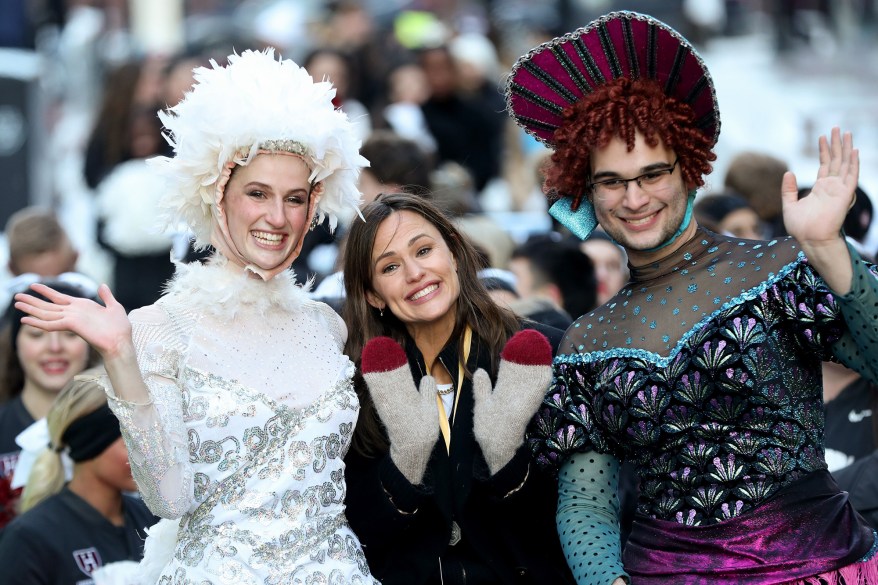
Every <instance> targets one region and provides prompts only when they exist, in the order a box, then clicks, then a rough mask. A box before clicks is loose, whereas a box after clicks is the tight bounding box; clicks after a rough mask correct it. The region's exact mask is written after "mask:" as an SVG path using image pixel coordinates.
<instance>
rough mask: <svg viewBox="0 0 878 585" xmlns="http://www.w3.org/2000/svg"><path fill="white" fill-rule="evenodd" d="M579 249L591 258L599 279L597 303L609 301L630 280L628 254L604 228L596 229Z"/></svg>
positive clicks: (597, 304)
mask: <svg viewBox="0 0 878 585" xmlns="http://www.w3.org/2000/svg"><path fill="white" fill-rule="evenodd" d="M579 249H580V250H582V251H583V252H585V254H586V255H587V256H588V257H589V259H590V260H591V263H592V265H593V266H594V274H595V278H596V279H597V303H596V306H600V305H603V304H604V303H606V302H607V301H609V300H610V299H611V298H613V296H615V294H616V293H617V292H619V290H621V288H622V287H623V286H625V283H627V282H628V255H627V254H626V253H625V248H623V247H622V246H620V245H619V244H617V243H616V242H614V241H613V240H612V239H611V238H610V236H608V235H607V234H606V232H604V231H603V230H595V231H593V232H592V233H591V235H590V236H589V238H588V239H587V240H583V241H582V243H580V244H579Z"/></svg>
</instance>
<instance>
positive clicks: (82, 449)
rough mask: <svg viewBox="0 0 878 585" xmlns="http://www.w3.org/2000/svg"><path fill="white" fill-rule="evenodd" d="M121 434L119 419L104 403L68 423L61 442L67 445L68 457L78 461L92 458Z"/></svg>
mask: <svg viewBox="0 0 878 585" xmlns="http://www.w3.org/2000/svg"><path fill="white" fill-rule="evenodd" d="M121 436H122V431H121V430H120V429H119V419H117V418H116V415H114V414H113V411H112V410H110V407H109V406H107V405H106V404H104V405H103V406H101V407H100V408H98V409H97V410H95V411H94V412H90V413H88V414H87V415H85V416H82V417H80V418H78V419H76V420H75V421H73V422H72V423H70V426H68V427H67V430H66V431H64V435H63V436H62V437H61V442H62V443H63V444H64V445H67V447H68V449H69V453H68V454H69V455H70V458H71V459H73V460H74V461H75V462H77V463H79V462H80V461H88V460H89V459H94V458H95V457H97V456H98V455H100V454H101V453H103V452H104V451H105V450H106V448H107V447H109V446H110V445H112V444H113V442H115V441H116V439H118V438H119V437H121Z"/></svg>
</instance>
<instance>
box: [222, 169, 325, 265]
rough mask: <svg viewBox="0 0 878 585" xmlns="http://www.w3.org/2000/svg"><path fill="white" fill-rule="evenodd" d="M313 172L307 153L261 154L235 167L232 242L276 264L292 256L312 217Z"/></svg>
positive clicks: (226, 200) (258, 260)
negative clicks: (302, 156)
mask: <svg viewBox="0 0 878 585" xmlns="http://www.w3.org/2000/svg"><path fill="white" fill-rule="evenodd" d="M309 175H310V171H309V169H308V167H307V166H306V165H305V163H304V162H303V161H302V159H301V158H299V157H297V156H289V155H284V154H259V155H257V156H256V157H254V158H253V160H252V161H251V162H250V164H248V165H245V166H238V167H236V168H235V170H234V172H233V173H232V176H231V178H230V179H229V182H228V184H227V185H226V188H225V195H224V197H223V207H224V211H225V215H226V217H227V222H228V230H229V234H230V237H231V239H232V243H233V244H234V245H235V247H236V248H237V250H238V252H239V253H240V254H241V255H242V256H243V257H244V259H245V260H246V261H247V262H250V263H252V264H254V265H256V266H258V267H259V268H261V269H263V270H271V269H274V268H277V267H278V266H280V265H281V264H282V263H283V262H285V261H287V260H288V259H289V260H290V261H291V260H292V258H290V256H291V254H292V253H293V252H294V251H296V250H297V249H298V248H300V247H301V240H302V237H303V236H304V234H305V226H306V225H307V223H308V221H309V219H310V217H309V206H310V203H311V197H310V196H309V192H310V190H311V185H310V184H309V182H308V177H309Z"/></svg>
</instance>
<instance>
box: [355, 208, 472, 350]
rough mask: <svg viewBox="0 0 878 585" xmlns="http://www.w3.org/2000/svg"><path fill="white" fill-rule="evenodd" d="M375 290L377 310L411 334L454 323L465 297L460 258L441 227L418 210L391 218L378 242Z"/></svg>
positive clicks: (374, 253) (375, 247)
mask: <svg viewBox="0 0 878 585" xmlns="http://www.w3.org/2000/svg"><path fill="white" fill-rule="evenodd" d="M371 275H372V290H371V291H369V292H367V293H366V299H367V300H368V302H369V304H370V305H372V306H373V307H375V308H376V309H383V308H385V307H386V308H387V309H389V310H390V311H391V312H392V313H393V314H394V316H396V318H397V319H399V320H400V321H402V322H403V323H404V324H405V325H406V328H407V329H408V330H409V332H410V333H411V334H412V335H413V336H416V335H415V330H418V329H423V328H425V327H426V328H436V329H437V330H442V331H444V330H446V329H447V330H448V333H450V332H451V330H452V329H453V327H454V318H455V304H456V302H457V298H458V296H459V295H460V280H459V279H458V276H457V262H456V261H455V259H454V255H453V254H452V253H451V250H450V249H449V248H448V245H447V243H446V242H445V240H444V239H443V238H442V235H441V234H440V233H439V230H437V229H436V227H435V226H434V225H433V224H432V223H430V222H429V221H427V220H426V219H425V218H424V217H423V216H421V215H419V214H417V213H414V212H412V211H397V212H394V213H392V214H391V215H390V216H388V217H387V218H386V219H385V220H384V221H382V222H381V225H380V226H379V227H378V231H377V232H376V234H375V242H374V244H373V246H372V270H371Z"/></svg>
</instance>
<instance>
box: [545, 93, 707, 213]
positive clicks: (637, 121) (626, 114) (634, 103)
mask: <svg viewBox="0 0 878 585" xmlns="http://www.w3.org/2000/svg"><path fill="white" fill-rule="evenodd" d="M564 120H565V121H564V123H563V124H562V125H561V127H560V128H558V129H557V130H556V131H555V134H554V141H555V152H554V153H553V154H552V157H551V163H550V164H549V166H548V167H547V168H546V169H545V175H546V191H547V193H549V197H550V198H552V199H557V198H558V197H570V198H572V199H573V204H572V206H571V207H572V209H573V210H576V209H577V208H578V207H579V204H580V202H581V201H582V197H583V195H586V194H587V191H588V188H589V182H590V177H591V153H592V151H594V150H597V149H601V148H604V147H605V146H606V145H607V144H609V143H610V141H611V140H612V139H613V137H615V136H618V137H619V138H621V139H622V140H624V141H625V143H626V144H627V145H628V150H629V151H631V150H632V149H633V148H634V141H635V136H636V133H637V132H640V133H641V134H643V136H644V137H645V138H646V143H647V144H649V145H650V146H658V144H659V141H661V142H663V143H664V144H665V145H666V146H667V147H668V148H671V149H673V150H674V152H675V153H676V154H677V156H678V157H679V159H680V163H679V164H680V170H681V172H682V173H683V180H684V181H685V182H686V185H689V186H695V187H700V186H702V185H703V184H704V178H703V177H704V175H707V174H710V172H711V171H712V170H713V167H712V165H711V164H710V162H711V161H714V160H716V154H714V153H713V151H712V150H711V148H712V146H713V140H712V139H711V138H710V137H709V136H707V135H706V134H704V132H702V131H701V130H699V129H698V127H697V126H696V125H695V112H694V111H693V110H692V108H691V107H690V106H689V105H688V104H686V103H684V102H682V101H680V100H677V99H675V98H672V97H668V96H667V95H666V94H665V93H664V91H662V88H661V86H659V84H658V83H656V82H655V81H652V80H633V81H632V80H630V79H628V78H625V77H620V78H618V79H614V80H613V81H610V82H609V83H607V84H605V85H602V86H600V87H599V88H597V89H596V90H595V91H593V92H592V93H590V94H588V95H586V96H585V97H583V98H582V99H581V100H580V101H578V102H577V103H575V104H573V105H572V106H570V107H569V108H567V109H566V110H565V111H564Z"/></svg>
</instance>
